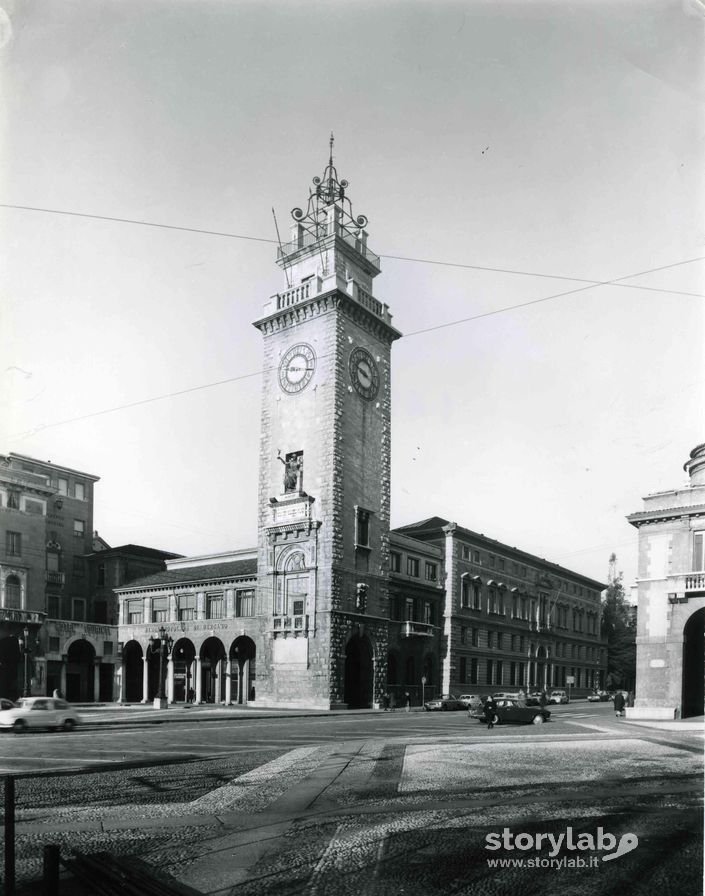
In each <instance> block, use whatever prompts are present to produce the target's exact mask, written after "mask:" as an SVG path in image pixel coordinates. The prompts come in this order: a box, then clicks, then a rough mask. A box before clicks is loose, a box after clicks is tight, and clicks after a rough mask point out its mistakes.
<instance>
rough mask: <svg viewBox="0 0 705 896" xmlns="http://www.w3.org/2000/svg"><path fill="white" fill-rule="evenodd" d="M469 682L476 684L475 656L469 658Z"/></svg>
mask: <svg viewBox="0 0 705 896" xmlns="http://www.w3.org/2000/svg"><path fill="white" fill-rule="evenodd" d="M470 684H477V657H472V659H471V660H470Z"/></svg>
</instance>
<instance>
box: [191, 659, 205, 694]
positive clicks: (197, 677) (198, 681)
mask: <svg viewBox="0 0 705 896" xmlns="http://www.w3.org/2000/svg"><path fill="white" fill-rule="evenodd" d="M195 663H196V673H195V675H194V676H193V678H194V683H193V689H194V691H195V692H196V696H195V697H194V700H193V702H194V703H202V702H203V701H202V700H201V675H202V672H201V658H200V656H197V657H196V660H195Z"/></svg>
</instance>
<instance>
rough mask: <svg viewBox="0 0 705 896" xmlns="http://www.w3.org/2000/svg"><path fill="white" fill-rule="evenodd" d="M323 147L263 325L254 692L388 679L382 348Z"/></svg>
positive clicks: (357, 247)
mask: <svg viewBox="0 0 705 896" xmlns="http://www.w3.org/2000/svg"><path fill="white" fill-rule="evenodd" d="M332 149H333V141H332V138H331V156H330V160H329V163H328V166H327V167H326V169H325V171H324V173H323V177H322V178H319V177H315V178H314V179H313V184H314V190H312V191H310V196H309V200H308V207H307V208H306V209H305V210H303V209H300V208H295V209H294V210H293V211H292V213H291V214H292V217H293V219H294V225H293V227H292V234H291V241H290V242H289V243H287V244H286V245H283V246H280V248H279V254H278V264H279V266H280V267H281V268H282V269H283V271H284V274H285V276H286V282H287V289H286V290H285V291H284V292H282V293H278V294H277V295H275V296H272V298H271V299H270V300H269V302H268V303H267V304H266V305H265V307H264V314H263V316H262V317H261V318H260V319H259V320H258V321H256V322H255V326H256V327H257V328H258V329H259V330H260V332H261V333H262V336H263V338H264V365H263V367H264V373H263V387H262V434H261V449H260V450H261V455H260V474H259V518H258V567H257V574H258V606H257V613H258V615H259V616H260V618H261V619H262V621H263V623H264V632H263V635H264V638H263V641H264V655H263V656H258V662H257V701H258V703H268V702H271V703H283V702H286V703H289V704H297V703H298V704H300V705H309V706H317V707H321V708H332V707H340V706H346V705H347V706H349V707H351V708H352V707H362V706H371V705H372V704H373V703H375V702H378V701H379V699H380V695H381V690H382V688H384V685H385V679H386V658H387V626H388V623H387V620H388V616H389V613H388V582H389V500H390V355H391V346H392V342H393V341H394V340H395V339H397V338H399V336H400V335H401V334H400V333H399V332H398V331H397V330H395V329H394V327H392V324H391V315H390V313H389V309H388V307H387V306H386V305H385V304H383V303H382V302H380V301H378V300H377V299H376V298H375V297H374V296H373V294H372V281H373V279H374V278H375V277H376V276H377V274H379V272H380V262H379V258H378V256H377V255H375V254H374V253H373V252H372V251H371V250H370V249H369V248H368V245H367V232H366V226H367V219H366V218H365V217H364V216H363V215H358V216H357V217H355V216H354V215H353V213H352V206H351V204H350V200H349V199H348V197H347V195H346V191H347V187H348V183H347V181H345V180H339V179H338V174H337V171H336V169H335V167H334V166H333V154H332Z"/></svg>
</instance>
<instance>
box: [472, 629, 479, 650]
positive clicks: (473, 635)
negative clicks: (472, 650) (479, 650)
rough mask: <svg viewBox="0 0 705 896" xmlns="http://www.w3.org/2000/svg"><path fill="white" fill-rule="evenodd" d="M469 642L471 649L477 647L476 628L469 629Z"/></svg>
mask: <svg viewBox="0 0 705 896" xmlns="http://www.w3.org/2000/svg"><path fill="white" fill-rule="evenodd" d="M470 642H471V643H472V646H473V647H477V646H478V644H479V643H480V634H479V629H476V628H471V629H470Z"/></svg>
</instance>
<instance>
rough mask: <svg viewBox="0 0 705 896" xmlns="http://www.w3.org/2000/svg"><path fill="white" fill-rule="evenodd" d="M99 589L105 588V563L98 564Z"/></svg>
mask: <svg viewBox="0 0 705 896" xmlns="http://www.w3.org/2000/svg"><path fill="white" fill-rule="evenodd" d="M98 587H99V588H104V587H105V563H99V564H98Z"/></svg>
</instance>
